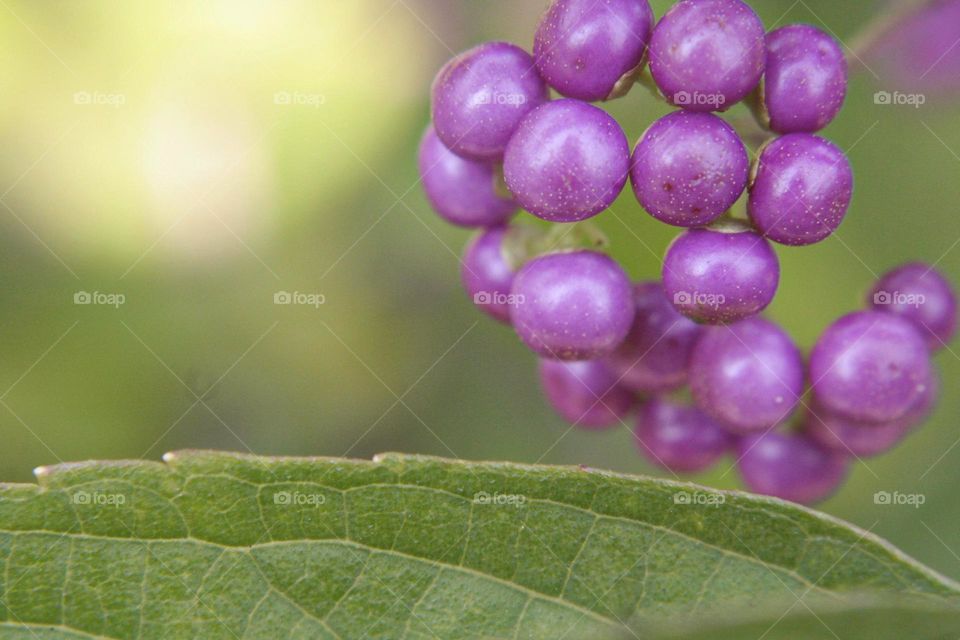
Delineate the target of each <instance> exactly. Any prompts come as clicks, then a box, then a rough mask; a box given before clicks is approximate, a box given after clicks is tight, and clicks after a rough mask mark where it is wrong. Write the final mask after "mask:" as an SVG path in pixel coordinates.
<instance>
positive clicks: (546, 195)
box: [503, 99, 630, 222]
mask: <svg viewBox="0 0 960 640" xmlns="http://www.w3.org/2000/svg"><path fill="white" fill-rule="evenodd" d="M629 169H630V144H629V143H628V142H627V137H626V135H624V133H623V130H622V129H621V128H620V125H619V124H617V121H616V120H614V119H613V118H611V117H610V116H609V115H608V114H607V113H606V112H605V111H603V110H602V109H598V108H597V107H594V106H593V105H590V104H587V103H586V102H581V101H579V100H571V99H563V100H556V101H554V102H549V103H547V104H544V105H542V106H540V107H538V108H537V109H535V110H534V111H532V112H531V113H530V114H529V115H528V116H527V117H526V118H524V119H523V122H521V123H520V126H519V127H518V128H517V132H516V134H515V135H514V136H513V138H512V139H511V140H510V144H509V145H507V151H506V154H505V155H504V159H503V175H504V178H505V179H506V181H507V186H508V187H509V188H510V191H511V192H512V193H513V194H514V196H516V198H517V200H518V201H519V202H520V204H521V205H522V206H523V208H524V209H526V210H527V211H529V212H530V213H532V214H534V215H535V216H537V217H540V218H543V219H544V220H550V221H552V222H575V221H577V220H583V219H585V218H589V217H591V216H595V215H596V214H598V213H600V212H601V211H603V210H604V209H606V208H607V207H609V206H610V205H611V204H612V203H613V201H614V200H616V198H617V196H618V195H619V194H620V191H622V190H623V185H624V184H626V181H627V172H628V171H629Z"/></svg>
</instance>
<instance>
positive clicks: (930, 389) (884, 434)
mask: <svg viewBox="0 0 960 640" xmlns="http://www.w3.org/2000/svg"><path fill="white" fill-rule="evenodd" d="M939 393H940V382H939V380H938V379H937V376H936V375H934V376H932V377H931V378H930V384H929V385H927V387H926V389H925V390H924V392H923V395H922V396H920V399H919V400H917V401H916V402H915V403H914V405H913V406H912V407H910V410H909V411H907V413H905V414H904V415H903V417H900V418H897V419H896V420H892V421H890V422H880V423H877V422H865V421H862V420H852V419H850V418H845V417H843V416H840V415H837V414H835V413H831V412H830V411H827V410H826V409H823V408H822V407H815V409H814V410H809V411H807V415H806V417H805V419H804V430H805V431H806V432H807V434H809V435H810V437H811V438H813V439H814V440H816V441H817V442H819V443H820V444H822V445H823V446H825V447H827V448H828V449H832V450H834V451H839V452H841V453H845V454H848V455H851V454H852V455H855V456H858V457H860V458H866V457H870V456H875V455H879V454H881V453H884V452H885V451H888V450H889V449H891V448H892V447H893V446H894V445H896V444H898V443H899V442H900V441H901V440H903V439H904V438H905V437H906V436H907V434H909V433H910V432H911V431H913V430H915V429H916V428H917V427H919V426H920V425H921V424H923V421H924V420H926V419H927V417H928V416H929V415H930V413H931V412H932V411H933V408H934V407H935V406H936V404H937V397H938V396H939Z"/></svg>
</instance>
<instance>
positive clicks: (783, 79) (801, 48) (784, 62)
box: [763, 24, 847, 133]
mask: <svg viewBox="0 0 960 640" xmlns="http://www.w3.org/2000/svg"><path fill="white" fill-rule="evenodd" d="M846 95H847V59H846V56H845V55H844V53H843V50H842V49H841V48H840V45H839V44H838V43H837V41H836V40H835V39H834V38H833V37H832V36H830V35H828V34H826V33H824V32H823V31H821V30H820V29H817V28H816V27H812V26H810V25H806V24H793V25H788V26H786V27H781V28H780V29H777V30H776V31H772V32H770V33H769V34H767V63H766V70H765V72H764V76H763V103H764V107H765V108H766V112H767V116H768V117H769V119H770V128H771V129H773V130H774V131H776V132H778V133H797V132H806V133H813V132H814V131H819V130H820V129H823V128H824V127H825V126H827V125H828V124H830V122H831V121H832V120H833V119H834V117H835V116H836V115H837V113H838V112H839V111H840V108H841V107H842V106H843V100H844V98H845V97H846Z"/></svg>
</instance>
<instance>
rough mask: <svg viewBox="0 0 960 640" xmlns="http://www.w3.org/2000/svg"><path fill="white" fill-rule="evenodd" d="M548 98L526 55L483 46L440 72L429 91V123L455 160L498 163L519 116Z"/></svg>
mask: <svg viewBox="0 0 960 640" xmlns="http://www.w3.org/2000/svg"><path fill="white" fill-rule="evenodd" d="M548 98H549V91H548V89H547V85H546V83H544V81H543V79H542V78H540V75H539V74H538V73H537V70H536V67H535V65H534V62H533V58H532V57H531V56H530V54H528V53H527V52H526V51H524V50H523V49H521V48H520V47H517V46H515V45H512V44H509V43H506V42H487V43H485V44H481V45H479V46H477V47H474V48H473V49H470V50H469V51H466V52H464V53H462V54H460V55H458V56H457V57H455V58H454V59H453V60H450V61H449V62H448V63H447V64H446V65H444V66H443V68H442V69H440V72H439V73H438V74H437V77H436V78H435V79H434V81H433V87H432V101H431V111H432V114H433V124H434V127H435V128H436V130H437V135H438V136H439V137H440V140H442V141H443V144H444V145H446V147H447V148H448V149H450V150H451V151H453V152H454V153H456V154H457V155H461V156H464V157H466V158H471V159H474V160H484V161H497V160H499V159H500V158H502V157H503V151H504V149H506V147H507V142H509V141H510V136H512V135H513V132H514V131H515V130H516V128H517V125H519V124H520V121H521V120H522V119H523V117H524V116H525V115H526V114H527V113H529V112H530V111H531V110H533V109H534V108H536V107H537V106H538V105H540V104H541V103H543V102H544V101H546V100H547V99H548Z"/></svg>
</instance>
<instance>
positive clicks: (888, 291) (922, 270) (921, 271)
mask: <svg viewBox="0 0 960 640" xmlns="http://www.w3.org/2000/svg"><path fill="white" fill-rule="evenodd" d="M867 304H869V305H870V306H871V307H872V308H873V309H875V310H877V311H889V312H891V313H895V314H897V315H898V316H902V317H904V318H907V319H908V320H911V321H913V322H914V323H915V324H916V325H917V326H919V327H921V328H922V333H923V335H924V337H925V338H926V341H927V345H928V346H929V347H930V348H931V349H933V350H937V349H940V348H942V347H944V346H946V344H947V343H949V342H950V340H951V339H952V338H953V336H954V334H955V333H956V331H957V297H956V295H955V294H954V292H953V288H952V287H951V286H950V283H949V282H947V280H946V278H944V277H943V276H942V275H941V274H940V273H939V272H937V271H936V270H935V269H934V268H933V267H932V266H930V265H926V264H923V263H920V262H911V263H909V264H905V265H903V266H901V267H897V268H896V269H894V270H893V271H889V272H887V273H885V274H884V275H883V276H882V277H881V278H880V279H879V280H878V281H877V284H876V285H874V287H873V290H872V291H871V292H870V296H869V299H868V300H867Z"/></svg>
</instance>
